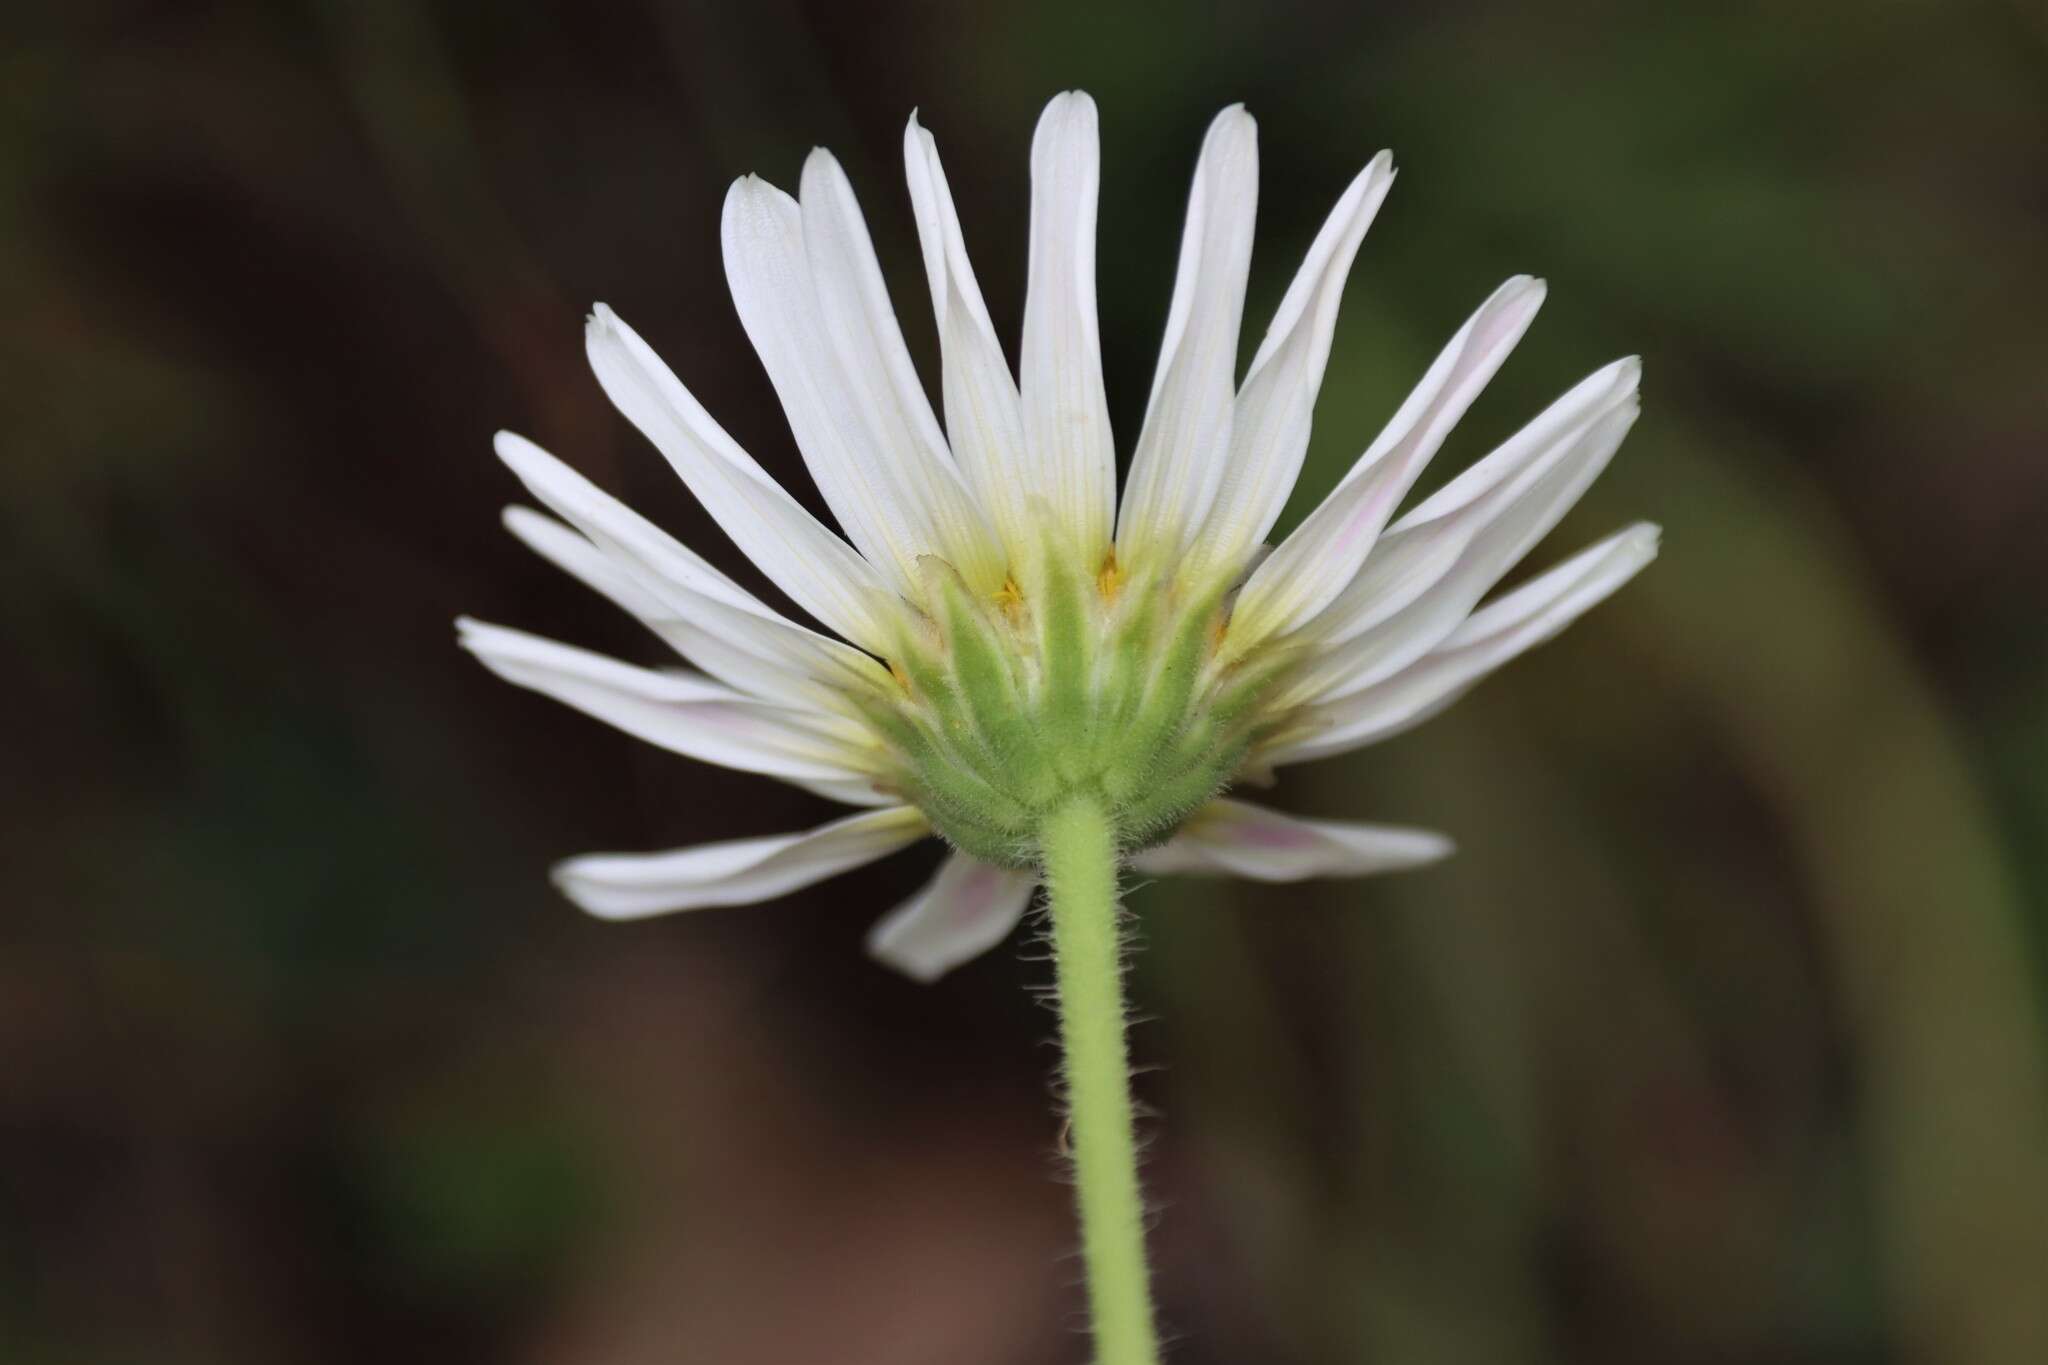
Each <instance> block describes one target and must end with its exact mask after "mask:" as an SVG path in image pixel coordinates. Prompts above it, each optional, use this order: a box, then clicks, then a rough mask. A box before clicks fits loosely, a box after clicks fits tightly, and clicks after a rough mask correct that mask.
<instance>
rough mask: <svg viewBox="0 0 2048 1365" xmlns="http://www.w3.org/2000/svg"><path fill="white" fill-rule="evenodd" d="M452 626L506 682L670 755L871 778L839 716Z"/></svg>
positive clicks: (858, 743)
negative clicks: (526, 689)
mask: <svg viewBox="0 0 2048 1365" xmlns="http://www.w3.org/2000/svg"><path fill="white" fill-rule="evenodd" d="M456 624H457V626H458V627H459V629H460V633H461V634H460V638H461V643H462V647H463V648H464V649H467V650H469V651H470V652H471V653H473V654H475V655H476V656H477V658H479V659H480V660H482V661H483V663H484V666H485V667H487V668H489V669H490V670H491V671H492V672H493V673H495V674H497V675H498V676H499V677H501V678H503V679H505V680H506V681H507V682H512V683H517V684H518V685H519V686H521V687H527V688H531V689H533V690H534V691H536V692H539V693H542V694H543V695H546V696H550V697H553V698H554V699H555V700H557V701H559V702H563V703H565V704H566V705H569V706H573V707H575V708H576V709H577V710H579V711H581V712H583V713H584V714H586V715H589V716H594V717H595V718H597V719H598V720H601V721H604V722H605V723H606V724H608V725H613V726H616V727H617V728H619V729H621V730H624V731H625V732H626V733H627V734H629V735H632V736H634V737H635V738H636V739H643V740H646V741H647V742H648V743H649V744H653V745H656V746H658V747H660V748H663V749H667V750H669V751H670V752H671V753H678V754H683V755H686V756H688V757H690V758H695V759H699V760H701V761H703V762H705V763H716V764H718V765H719V766H721V767H726V768H735V769H738V770H739V771H742V772H754V773H765V774H767V775H768V776H770V777H780V778H785V779H788V780H791V781H824V782H856V783H858V782H861V781H863V780H866V779H868V778H869V777H870V775H871V772H870V769H871V765H870V764H869V763H868V762H867V761H866V757H867V756H866V753H865V752H864V749H865V747H866V736H865V735H864V734H863V733H862V732H861V730H860V729H859V727H857V726H855V725H853V724H852V723H851V722H849V721H846V720H844V719H842V718H839V717H835V716H827V715H823V714H806V713H805V712H802V711H797V710H794V709H792V708H789V707H784V706H775V705H772V704H770V703H767V702H761V701H755V700H753V699H752V698H749V697H745V696H742V695H741V694H740V693H738V692H735V691H733V690H732V689H731V688H729V687H727V686H725V685H724V684H723V683H717V682H713V681H712V680H711V679H709V678H707V677H704V676H702V675H701V674H692V673H687V672H683V671H681V670H675V671H667V672H655V671H654V670H652V669H646V668H636V667H634V666H633V665H631V664H627V663H621V662H619V661H618V660H616V659H607V658H605V657H604V656H603V655H600V654H593V653H591V652H590V651H588V650H583V649H575V648H572V647H571V646H569V645H564V644H557V643H556V642H554V641H552V640H544V639H542V638H540V637H539V636H537V635H529V634H527V633H526V632H524V631H518V630H509V629H506V628H505V627H503V626H493V625H486V624H485V623H483V622H480V621H472V620H469V619H466V618H465V619H463V620H461V621H459V622H457V623H456Z"/></svg>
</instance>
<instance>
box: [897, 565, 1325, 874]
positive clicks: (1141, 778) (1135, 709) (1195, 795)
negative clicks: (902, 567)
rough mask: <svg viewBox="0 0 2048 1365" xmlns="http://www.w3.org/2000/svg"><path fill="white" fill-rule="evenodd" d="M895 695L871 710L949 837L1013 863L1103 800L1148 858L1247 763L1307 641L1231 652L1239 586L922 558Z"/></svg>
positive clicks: (913, 794) (1027, 863)
mask: <svg viewBox="0 0 2048 1365" xmlns="http://www.w3.org/2000/svg"><path fill="white" fill-rule="evenodd" d="M920 567H921V568H922V570H923V576H924V580H925V582H924V586H925V588H926V593H925V601H926V604H927V606H926V613H921V614H919V615H917V616H916V617H907V618H906V623H905V625H904V628H903V630H902V631H901V638H900V643H899V644H898V646H897V649H896V651H895V653H894V654H893V655H892V656H891V658H890V660H889V664H890V675H891V678H892V680H893V682H894V684H895V686H894V687H893V688H883V689H877V692H878V695H876V696H874V697H872V698H870V699H867V700H866V701H865V702H864V704H863V707H862V709H863V711H864V713H865V715H866V718H867V719H868V721H869V723H870V724H871V725H873V726H874V728H875V730H876V731H877V732H878V733H879V734H881V735H883V736H885V737H886V739H887V741H888V743H889V745H890V746H891V747H892V748H893V750H894V751H895V755H894V756H895V757H896V759H897V760H898V761H899V762H900V764H901V781H902V783H903V787H904V795H905V797H906V798H907V799H908V800H910V801H911V802H912V803H913V804H915V805H916V806H918V807H919V808H920V809H921V810H923V811H924V813H925V815H926V816H927V818H928V819H930V821H931V823H932V825H933V827H934V828H935V829H936V830H937V831H938V832H939V833H940V834H941V835H943V836H944V837H945V838H946V839H947V840H948V841H949V842H951V843H952V844H953V845H955V846H956V847H958V848H961V849H963V850H965V851H966V852H968V853H970V854H973V855H974V856H975V857H978V858H982V859H985V860H987V861H989V862H993V863H997V864H1000V865H1003V866H1008V867H1019V868H1022V867H1032V866H1036V865H1037V863H1038V861H1039V849H1038V838H1039V832H1040V831H1041V830H1042V829H1043V828H1044V825H1045V822H1046V819H1047V818H1048V817H1049V816H1050V815H1051V813H1052V812H1053V811H1055V810H1057V809H1059V808H1060V807H1062V806H1064V805H1066V804H1068V803H1069V802H1070V801H1071V800H1072V799H1073V798H1074V797H1076V796H1080V795H1085V796H1088V797H1091V798H1093V799H1094V800H1095V802H1096V803H1097V804H1098V805H1099V806H1100V808H1101V809H1102V810H1104V811H1106V812H1108V813H1109V815H1110V817H1111V819H1112V820H1113V821H1114V822H1115V825H1116V837H1117V843H1118V845H1119V846H1120V847H1122V848H1124V849H1125V850H1126V851H1137V850H1141V849H1145V848H1150V847H1152V846H1154V845H1157V844H1160V843H1163V842H1164V841H1165V840H1166V839H1167V838H1169V837H1170V836H1171V835H1172V834H1173V833H1174V831H1175V830H1177V829H1179V828H1180V826H1181V824H1182V823H1183V822H1184V821H1185V820H1186V819H1187V817H1188V816H1189V815H1191V814H1192V813H1193V812H1194V811H1195V810H1196V809H1198V808H1199V807H1200V806H1201V805H1202V804H1203V803H1204V802H1206V801H1208V800H1209V799H1210V798H1211V797H1213V796H1215V795H1216V794H1217V793H1218V792H1219V791H1221V790H1222V789H1223V788H1224V787H1226V786H1227V785H1229V783H1230V782H1231V780H1232V779H1233V778H1234V777H1235V776H1236V775H1237V774H1238V772H1239V770H1240V768H1241V767H1242V765H1243V763H1244V761H1245V759H1246V756H1247V754H1248V753H1249V752H1250V750H1251V748H1252V745H1253V743H1254V742H1255V741H1256V740H1257V739H1258V738H1260V737H1261V736H1262V735H1264V734H1267V733H1270V732H1271V731H1272V730H1273V728H1274V727H1275V725H1276V724H1277V723H1278V722H1277V719H1276V718H1275V717H1274V716H1273V715H1271V714H1269V713H1268V712H1267V711H1266V709H1265V708H1263V707H1262V704H1261V703H1262V702H1263V701H1264V700H1265V699H1266V698H1268V697H1269V696H1270V695H1271V694H1272V693H1273V690H1274V684H1275V683H1277V682H1278V681H1279V680H1280V678H1281V676H1282V675H1283V674H1284V672H1285V671H1286V667H1287V663H1286V661H1287V659H1288V657H1289V655H1290V651H1287V650H1285V649H1254V650H1252V651H1251V652H1250V654H1249V656H1248V657H1237V656H1235V655H1234V654H1233V653H1232V651H1231V650H1230V649H1229V648H1228V640H1227V621H1228V614H1227V605H1228V593H1227V589H1228V588H1229V587H1230V586H1231V585H1230V584H1229V583H1228V582H1227V581H1225V582H1216V581H1202V580H1196V581H1193V582H1184V581H1180V580H1178V579H1176V578H1173V577H1169V576H1166V575H1162V574H1157V573H1145V574H1144V575H1142V576H1141V577H1139V578H1136V579H1130V578H1126V577H1125V576H1124V574H1123V572H1122V570H1121V568H1120V566H1119V565H1118V563H1117V560H1116V556H1115V554H1114V553H1113V552H1112V553H1111V554H1110V555H1109V556H1108V557H1106V558H1105V559H1103V560H1102V562H1101V563H1100V564H1098V565H1095V566H1093V567H1092V568H1091V567H1090V566H1089V565H1088V564H1087V563H1086V562H1085V561H1081V560H1077V559H1076V558H1075V557H1074V556H1071V555H1064V554H1059V553H1054V552H1052V551H1051V550H1050V549H1048V551H1047V552H1046V553H1044V554H1043V555H1041V556H1040V557H1039V558H1038V561H1037V563H1036V565H1035V566H1034V567H1033V571H1031V572H1029V573H1028V574H1027V575H1022V577H1024V578H1025V579H1026V581H1029V582H1031V583H1032V585H1033V586H1032V588H1031V589H1029V590H1027V589H1026V588H1025V587H1024V586H1023V584H1022V583H1021V582H1020V581H1019V580H1020V575H1018V574H1012V575H1011V576H1009V577H1007V578H1006V579H1005V580H1004V582H1003V585H1002V587H1001V588H1000V589H999V590H998V591H997V592H996V593H995V594H993V595H988V594H978V593H976V592H974V591H973V590H972V589H971V588H970V587H969V586H968V585H967V584H966V583H965V582H964V581H963V580H962V579H961V577H960V575H959V574H958V573H957V572H955V571H954V570H953V568H952V567H951V566H950V565H949V564H947V563H945V562H944V561H943V560H940V559H937V558H935V557H927V558H926V559H925V560H924V561H923V562H922V564H921V566H920Z"/></svg>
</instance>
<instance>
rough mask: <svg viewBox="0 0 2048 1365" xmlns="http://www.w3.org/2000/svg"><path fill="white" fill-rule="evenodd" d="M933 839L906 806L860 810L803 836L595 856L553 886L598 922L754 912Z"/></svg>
mask: <svg viewBox="0 0 2048 1365" xmlns="http://www.w3.org/2000/svg"><path fill="white" fill-rule="evenodd" d="M929 832H930V827H929V826H927V825H926V824H925V820H924V817H923V816H922V815H920V814H918V812H917V811H916V810H915V809H914V808H912V807H910V806H890V807H888V808H887V809H884V810H876V811H863V812H862V813H860V814H859V815H850V816H848V817H846V818H845V819H844V820H835V821H833V822H832V823H831V824H829V825H821V826H819V827H818V828H817V829H814V830H810V831H807V832H805V833H802V834H778V835H772V836H770V837H767V838H760V839H730V840H726V841H725V842H723V843H716V844H700V845H698V846H697V847H695V848H684V849H677V850H676V851H675V852H673V853H652V854H633V853H592V854H587V855H585V856H584V857H581V858H571V859H569V861H567V862H565V863H563V864H561V865H560V866H559V867H557V868H556V869H555V883H556V885H558V886H560V887H561V888H562V891H563V893H564V894H565V895H567V896H568V897H569V899H570V900H572V901H574V902H576V904H577V905H579V906H581V907H582V908H583V909H585V910H587V911H589V912H590V913H591V914H593V915H596V916H598V917H599V918H600V919H644V918H645V917H647V916H649V915H660V914H665V913H667V912H668V911H671V910H696V909H699V908H701V907H704V906H710V905H751V904H753V903H754V902H756V901H765V900H772V899H774V898H775V897H777V896H783V895H787V894H788V893H790V892H791V891H795V890H798V889H799V888H801V887H806V886H810V885H811V884H813V883H815V882H821V881H824V880H825V879H826V878H827V877H836V876H838V875H839V874H840V873H842V872H848V871H851V870H852V869H854V868H856V867H860V866H862V865H863V864H866V863H871V862H874V861H875V860H876V859H878V858H883V857H886V856H888V855H889V854H891V853H894V852H895V851H896V850H897V849H899V848H902V847H904V846H905V845H907V844H911V843H914V842H916V841H917V840H918V839H921V838H923V837H924V836H925V835H926V834H927V833H929Z"/></svg>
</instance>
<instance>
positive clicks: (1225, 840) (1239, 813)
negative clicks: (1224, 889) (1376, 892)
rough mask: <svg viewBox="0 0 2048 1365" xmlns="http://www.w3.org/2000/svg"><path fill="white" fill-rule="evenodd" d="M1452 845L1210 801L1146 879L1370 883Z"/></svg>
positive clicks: (1152, 854) (1156, 853) (1153, 858)
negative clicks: (1373, 876)
mask: <svg viewBox="0 0 2048 1365" xmlns="http://www.w3.org/2000/svg"><path fill="white" fill-rule="evenodd" d="M1451 851H1452V845H1451V841H1450V840H1449V839H1446V838H1445V837H1444V836H1443V835H1441V834H1432V833H1430V832H1429V831H1428V830H1420V829H1407V828H1404V827H1402V826H1398V825H1361V824H1354V823H1352V822H1350V821H1344V820H1304V819H1302V818H1301V817H1299V816H1294V815H1283V814H1281V813H1280V812H1279V811H1276V810H1267V809H1266V808H1265V807H1263V806H1253V805H1247V804H1246V803H1245V802H1242V801H1230V800H1222V799H1219V800H1216V801H1211V802H1210V803H1209V804H1208V805H1206V806H1204V807H1202V809H1201V810H1199V811H1197V812H1195V815H1194V817H1193V818H1192V819H1190V820H1189V821H1188V823H1187V825H1186V826H1185V827H1183V828H1182V829H1181V831H1180V833H1178V834H1176V835H1174V836H1173V838H1172V839H1170V840H1169V841H1167V842H1166V843H1164V844H1162V845H1160V846H1159V847H1158V848H1155V849H1150V850H1148V851H1146V852H1144V853H1141V854H1139V855H1138V856H1137V857H1136V858H1135V859H1133V860H1132V865H1133V866H1134V867H1136V868H1137V869H1138V870H1139V871H1141V872H1153V873H1173V872H1206V873H1216V874H1220V875H1224V876H1233V877H1250V878H1251V879H1253V880H1254V881H1261V882H1298V881H1306V880H1307V879H1309V878H1311V877H1363V876H1366V875H1368V874H1370V873H1374V872H1396V871H1399V870H1401V869H1403V868H1409V867H1420V866H1422V865H1423V864H1424V863H1433V862H1436V861H1437V860H1438V859H1440V858H1444V857H1447V856H1449V854H1450V853H1451Z"/></svg>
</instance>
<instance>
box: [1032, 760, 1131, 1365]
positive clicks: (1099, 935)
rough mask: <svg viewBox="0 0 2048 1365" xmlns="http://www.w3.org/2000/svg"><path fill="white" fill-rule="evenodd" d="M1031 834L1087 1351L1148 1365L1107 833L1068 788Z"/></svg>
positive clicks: (1103, 1360)
mask: <svg viewBox="0 0 2048 1365" xmlns="http://www.w3.org/2000/svg"><path fill="white" fill-rule="evenodd" d="M1039 842H1040V849H1041V852H1042V854H1043V856H1044V859H1045V881H1046V886H1047V888H1048V891H1049V893H1050V895H1049V899H1050V901H1051V904H1052V947H1053V962H1054V964H1055V968H1056V970H1057V973H1058V979H1059V1006H1060V1043H1061V1046H1062V1048H1063V1050H1064V1052H1065V1063H1064V1066H1065V1074H1066V1084H1067V1104H1068V1108H1069V1114H1070V1117H1071V1119H1072V1125H1073V1135H1072V1142H1073V1152H1074V1189H1075V1199H1076V1202H1077V1203H1078V1205H1079V1207H1080V1213H1081V1253H1082V1259H1083V1261H1084V1262H1085V1264H1086V1266H1087V1271H1088V1304H1089V1310H1090V1313H1091V1314H1092V1317H1093V1320H1094V1330H1095V1353H1096V1355H1095V1358H1096V1361H1097V1362H1098V1365H1156V1363H1157V1361H1158V1359H1159V1346H1158V1340H1157V1336H1156V1334H1155V1332H1154V1330H1153V1326H1152V1290H1151V1285H1150V1283H1149V1280H1148V1278H1147V1273H1146V1268H1145V1216H1144V1212H1145V1211H1144V1201H1143V1198H1142V1196H1141V1195H1140V1194H1139V1191H1138V1146H1137V1139H1136V1136H1135V1135H1134V1133H1133V1131H1132V1126H1131V1089H1130V1061H1129V1057H1128V1055H1127V1053H1126V1052H1125V1048H1124V997H1123V944H1122V939H1121V936H1120V934H1119V931H1118V927H1117V904H1116V880H1117V846H1116V835H1115V832H1114V830H1113V829H1112V827H1111V824H1110V821H1109V817H1108V814H1107V813H1106V812H1105V811H1104V810H1103V809H1102V806H1101V805H1100V804H1099V803H1098V802H1097V801H1095V800H1093V799H1091V798H1087V797H1076V798H1075V799H1073V800H1071V801H1069V802H1068V803H1067V804H1066V805H1064V806H1062V807H1061V808H1060V809H1059V810H1058V811H1056V812H1054V814H1053V815H1052V816H1051V818H1049V819H1048V820H1047V821H1046V822H1045V828H1044V830H1043V831H1042V832H1041V833H1040V836H1039Z"/></svg>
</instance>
